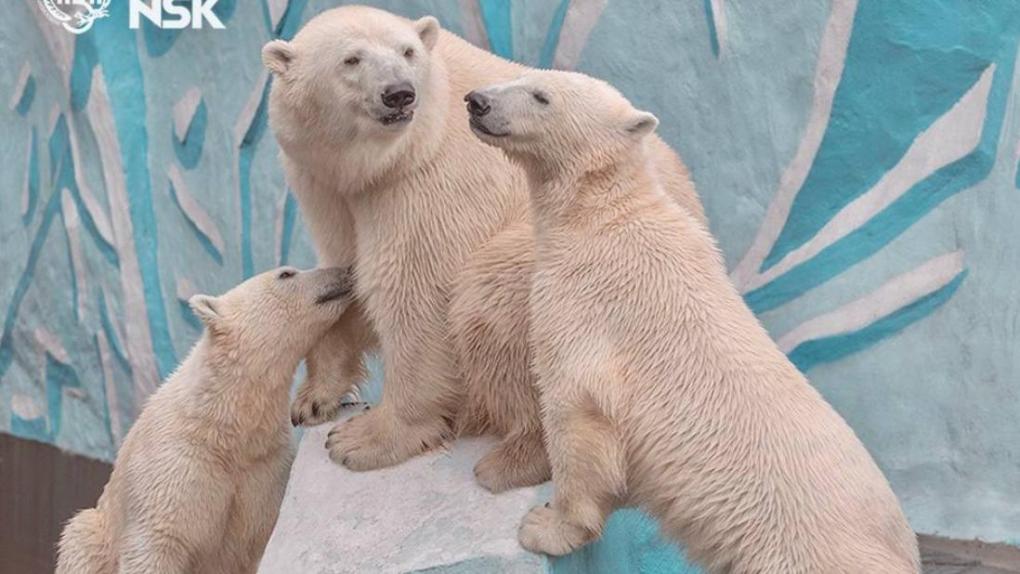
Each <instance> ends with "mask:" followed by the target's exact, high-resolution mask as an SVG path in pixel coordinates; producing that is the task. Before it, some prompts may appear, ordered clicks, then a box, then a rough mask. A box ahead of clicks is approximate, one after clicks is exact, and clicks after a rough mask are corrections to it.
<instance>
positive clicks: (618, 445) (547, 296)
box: [474, 72, 919, 574]
mask: <svg viewBox="0 0 1020 574" xmlns="http://www.w3.org/2000/svg"><path fill="white" fill-rule="evenodd" d="M536 90H540V91H541V92H542V93H543V96H544V98H545V99H547V100H548V101H549V104H547V105H543V104H541V103H539V102H538V101H537V100H535V99H534V97H533V93H534V92H535V91H536ZM482 93H483V94H484V95H486V96H487V97H488V98H489V100H490V102H491V111H490V112H489V113H488V114H486V115H485V116H483V117H479V118H476V120H474V121H476V122H477V123H478V124H479V125H480V127H481V128H484V130H487V131H489V132H491V133H497V134H502V135H503V137H493V136H489V135H484V134H482V133H481V130H480V131H479V133H480V135H479V137H481V138H482V139H483V140H485V141H486V142H488V143H491V144H492V145H494V146H498V147H500V148H502V149H503V150H504V151H506V153H507V154H508V156H510V157H511V159H513V160H514V161H516V162H518V163H520V164H521V165H522V166H524V168H525V170H526V171H527V173H528V176H529V180H530V186H531V203H532V209H533V213H534V219H535V221H536V225H535V229H536V242H537V244H536V250H537V252H536V263H535V265H536V269H535V273H534V282H533V286H532V291H531V315H530V316H531V334H532V346H533V350H534V366H535V371H536V373H537V376H538V387H539V390H540V393H541V401H542V407H543V415H544V418H543V421H544V425H545V431H546V433H547V445H548V451H549V456H550V460H551V463H552V468H553V481H554V483H555V488H556V492H555V496H554V500H553V502H552V504H551V505H549V506H546V507H540V508H536V509H534V510H533V511H532V512H531V513H529V514H528V515H527V516H526V517H525V519H524V521H523V523H522V526H521V529H520V533H519V535H520V541H521V543H522V545H524V546H525V547H526V548H528V549H531V550H533V551H538V552H545V553H549V554H564V553H567V552H570V551H571V550H573V549H574V548H576V547H578V546H580V545H583V544H585V543H587V542H588V541H590V540H592V539H593V538H595V537H597V536H598V535H599V534H600V533H601V531H602V528H603V525H604V522H605V518H606V516H607V515H608V514H609V512H611V511H612V510H613V509H614V508H616V507H618V506H621V505H624V504H637V505H640V506H642V507H644V508H645V509H647V510H648V511H650V512H651V513H652V514H653V515H655V516H656V517H658V518H659V519H660V521H661V524H662V528H663V530H664V532H665V533H666V534H667V535H669V536H671V537H673V538H675V539H676V540H679V541H682V542H683V543H684V544H685V546H686V547H687V548H688V550H689V553H690V555H691V556H692V557H694V558H695V559H697V560H699V561H701V562H702V563H703V564H704V565H705V566H706V567H707V568H708V569H709V571H711V572H733V573H752V572H754V573H777V574H780V573H781V574H790V573H805V574H807V573H821V572H824V573H840V572H843V573H850V572H868V573H871V572H918V571H919V562H918V554H917V544H916V540H915V538H914V534H913V532H912V531H911V529H910V527H909V526H908V524H907V522H906V520H905V519H904V516H903V513H902V511H901V510H900V507H899V504H898V502H897V500H896V497H895V496H894V495H893V493H892V491H891V489H890V488H889V485H888V483H887V482H886V480H885V478H884V477H883V476H882V473H881V471H880V470H879V469H878V468H877V466H876V465H875V463H874V461H872V459H871V457H870V456H869V455H868V453H867V451H866V450H865V448H864V446H863V445H862V444H861V443H860V441H859V440H858V439H857V437H856V436H855V435H854V433H853V431H852V430H851V429H850V428H849V427H848V426H847V425H846V423H845V422H844V421H843V420H842V419H841V418H840V416H839V415H838V414H837V413H836V412H835V411H834V410H833V409H832V408H831V407H830V406H829V405H828V404H827V403H826V402H825V401H824V399H822V397H821V396H820V395H819V394H818V393H817V392H816V391H815V390H814V389H813V388H812V387H811V386H810V385H809V383H808V382H807V380H805V378H804V377H803V376H802V375H801V374H800V373H799V372H798V371H797V369H796V368H795V367H794V366H793V365H792V364H791V363H790V362H789V360H787V358H786V356H785V355H783V353H781V352H780V351H779V349H778V348H777V347H776V345H775V344H774V343H773V342H772V340H771V339H770V338H769V336H768V334H767V333H766V331H765V329H764V328H763V327H762V326H761V325H760V324H759V322H758V321H757V319H756V318H755V317H754V315H753V314H752V313H751V311H750V310H749V309H748V308H747V306H746V305H745V304H744V302H743V300H742V299H741V297H740V296H739V294H738V293H737V291H736V290H735V289H734V288H733V286H732V285H731V283H730V282H729V280H728V278H727V276H726V272H725V268H724V266H723V263H722V259H721V257H720V254H719V252H718V250H717V248H716V245H715V242H714V240H713V239H712V237H711V235H710V234H709V233H708V231H707V229H706V228H705V226H704V225H703V224H702V223H700V222H699V221H697V220H696V219H695V218H693V217H691V216H690V215H689V214H688V213H686V212H685V211H684V210H682V209H679V208H677V206H676V205H675V204H674V203H673V202H672V201H670V200H669V198H668V196H667V195H666V194H665V193H664V192H663V189H662V186H661V185H660V184H659V183H658V182H657V181H656V178H655V176H654V173H653V172H652V170H651V169H650V162H649V156H648V153H647V150H646V140H645V136H646V134H648V133H649V132H650V131H651V130H652V129H654V127H655V123H656V122H655V121H654V118H651V117H650V116H649V115H648V114H646V113H644V112H638V111H637V110H634V109H633V108H632V107H631V105H630V103H629V102H627V100H626V99H625V98H623V96H621V95H620V94H619V93H617V92H616V91H615V90H613V89H612V88H611V87H609V86H608V85H606V84H604V83H602V82H599V81H597V80H594V79H591V78H588V77H585V76H582V75H580V74H568V73H562V72H540V73H533V74H529V75H528V76H526V77H525V78H523V79H521V80H518V81H516V82H512V83H509V84H505V85H501V86H494V87H491V88H487V89H485V90H482ZM578 100H582V101H595V102H597V105H589V106H577V105H575V104H574V102H576V101H578Z"/></svg>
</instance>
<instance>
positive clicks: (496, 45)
mask: <svg viewBox="0 0 1020 574" xmlns="http://www.w3.org/2000/svg"><path fill="white" fill-rule="evenodd" d="M478 7H479V8H480V9H481V13H482V23H483V24H485V33H486V35H488V37H489V49H490V50H492V51H493V52H495V53H496V54H499V55H500V56H503V57H504V58H507V59H508V60H510V59H513V57H514V40H513V19H512V17H511V9H510V0H478Z"/></svg>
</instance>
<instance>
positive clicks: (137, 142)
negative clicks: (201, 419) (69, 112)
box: [75, 2, 177, 379]
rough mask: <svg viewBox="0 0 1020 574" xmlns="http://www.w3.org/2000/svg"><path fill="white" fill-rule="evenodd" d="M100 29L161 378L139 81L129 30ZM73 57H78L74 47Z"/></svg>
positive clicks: (163, 350)
mask: <svg viewBox="0 0 1020 574" xmlns="http://www.w3.org/2000/svg"><path fill="white" fill-rule="evenodd" d="M127 11H128V3H127V2H115V3H112V4H111V5H110V12H111V16H112V18H111V19H112V20H113V21H114V22H116V23H118V24H122V23H123V22H126V21H127V19H128V14H127ZM102 32H103V33H102V34H90V35H89V36H90V37H92V38H93V39H94V41H95V42H96V48H97V53H98V55H99V61H100V63H101V64H102V66H103V70H104V73H105V77H106V80H107V92H108V95H109V98H110V107H111V109H112V110H113V115H114V123H115V125H116V129H117V137H118V139H119V141H120V153H121V161H122V163H123V166H124V171H125V174H124V175H125V180H126V181H125V183H126V187H127V191H128V207H129V212H130V215H131V222H132V224H133V225H132V233H133V240H134V244H135V250H136V253H137V256H138V266H139V270H140V272H141V276H142V290H143V293H142V294H143V296H144V298H145V304H146V305H145V306H146V315H147V316H148V319H149V333H150V338H151V340H152V348H153V353H154V355H155V358H156V364H157V366H158V369H159V375H160V377H161V378H164V379H165V378H166V377H167V376H169V375H170V373H171V372H173V369H174V368H175V366H176V364H177V358H176V352H175V350H174V346H173V340H172V339H171V337H170V328H169V324H168V321H167V313H166V305H165V303H164V299H163V293H162V285H161V281H160V271H159V255H158V254H159V240H158V227H157V225H156V214H155V209H154V206H153V199H152V184H151V178H150V173H149V138H148V132H147V128H146V122H145V118H146V117H147V115H146V99H145V82H144V75H143V73H142V67H141V63H140V61H139V55H138V49H137V41H136V36H135V33H134V30H131V29H130V28H128V27H127V26H123V25H111V26H106V27H104V28H103V30H102ZM75 57H76V58H77V57H78V54H77V52H76V53H75Z"/></svg>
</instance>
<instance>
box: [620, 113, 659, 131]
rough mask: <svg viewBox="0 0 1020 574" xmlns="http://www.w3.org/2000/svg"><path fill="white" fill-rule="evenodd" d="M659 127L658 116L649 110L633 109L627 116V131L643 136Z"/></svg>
mask: <svg viewBox="0 0 1020 574" xmlns="http://www.w3.org/2000/svg"><path fill="white" fill-rule="evenodd" d="M657 127H659V118H657V117H655V116H654V115H653V114H651V113H649V112H641V111H635V112H634V113H632V114H631V115H630V117H628V118H627V124H626V130H627V133H629V134H631V135H633V136H634V137H637V138H643V137H645V136H647V135H648V134H650V133H652V132H654V131H655V128H657Z"/></svg>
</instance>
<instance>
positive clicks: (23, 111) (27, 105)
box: [14, 74, 35, 117]
mask: <svg viewBox="0 0 1020 574" xmlns="http://www.w3.org/2000/svg"><path fill="white" fill-rule="evenodd" d="M34 101H35V76H33V75H31V74H29V76H28V79H27V80H26V81H25V89H24V91H22V92H21V97H20V98H19V99H18V103H17V104H16V105H15V106H14V112H15V113H16V114H18V115H19V116H21V117H25V116H27V115H28V112H29V110H31V109H32V102H34Z"/></svg>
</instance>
